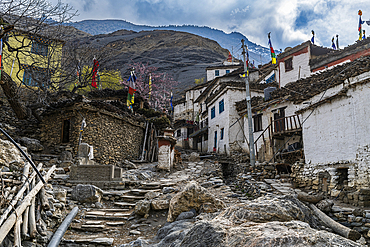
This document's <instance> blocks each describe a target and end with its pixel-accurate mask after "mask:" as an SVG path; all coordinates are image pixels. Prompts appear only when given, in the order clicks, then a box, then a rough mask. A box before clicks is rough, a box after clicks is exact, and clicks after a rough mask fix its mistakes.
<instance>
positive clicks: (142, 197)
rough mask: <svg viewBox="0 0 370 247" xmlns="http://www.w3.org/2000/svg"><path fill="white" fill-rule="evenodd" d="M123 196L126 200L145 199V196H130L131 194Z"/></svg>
mask: <svg viewBox="0 0 370 247" xmlns="http://www.w3.org/2000/svg"><path fill="white" fill-rule="evenodd" d="M121 198H122V199H124V200H131V201H134V200H144V199H145V197H144V196H130V195H122V196H121Z"/></svg>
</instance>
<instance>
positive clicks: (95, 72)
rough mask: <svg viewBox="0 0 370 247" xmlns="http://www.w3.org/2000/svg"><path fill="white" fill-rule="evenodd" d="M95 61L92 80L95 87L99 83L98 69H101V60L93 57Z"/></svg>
mask: <svg viewBox="0 0 370 247" xmlns="http://www.w3.org/2000/svg"><path fill="white" fill-rule="evenodd" d="M93 61H94V66H93V71H92V81H91V86H92V87H94V88H97V87H98V86H97V84H96V79H97V78H96V74H97V73H98V69H99V62H98V60H96V59H95V57H94V59H93Z"/></svg>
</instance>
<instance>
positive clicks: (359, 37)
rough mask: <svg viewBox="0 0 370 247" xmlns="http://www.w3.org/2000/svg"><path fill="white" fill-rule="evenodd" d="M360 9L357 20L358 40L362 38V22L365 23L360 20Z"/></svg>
mask: <svg viewBox="0 0 370 247" xmlns="http://www.w3.org/2000/svg"><path fill="white" fill-rule="evenodd" d="M361 15H362V11H361V10H359V11H358V16H359V22H358V40H362V24H364V23H365V21H362V19H361Z"/></svg>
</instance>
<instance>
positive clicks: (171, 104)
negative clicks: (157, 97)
mask: <svg viewBox="0 0 370 247" xmlns="http://www.w3.org/2000/svg"><path fill="white" fill-rule="evenodd" d="M172 100H173V94H172V92H171V101H170V102H171V109H172V111H173V105H172Z"/></svg>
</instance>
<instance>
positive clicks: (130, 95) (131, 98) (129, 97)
mask: <svg viewBox="0 0 370 247" xmlns="http://www.w3.org/2000/svg"><path fill="white" fill-rule="evenodd" d="M127 81H128V83H129V84H128V94H127V106H130V105H132V104H134V94H135V91H136V88H135V82H136V75H135V72H134V71H133V70H132V71H131V74H130V77H129V78H128V79H127Z"/></svg>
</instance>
